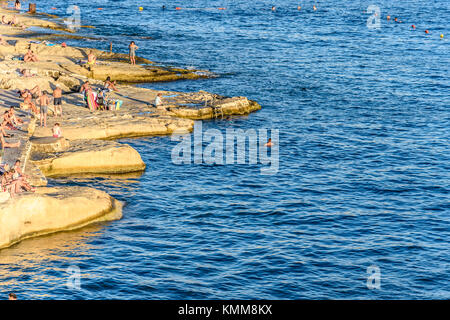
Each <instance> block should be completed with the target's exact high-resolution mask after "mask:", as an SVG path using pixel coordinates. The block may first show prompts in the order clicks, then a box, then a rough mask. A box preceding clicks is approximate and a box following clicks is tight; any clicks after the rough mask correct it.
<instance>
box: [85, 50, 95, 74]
mask: <svg viewBox="0 0 450 320" xmlns="http://www.w3.org/2000/svg"><path fill="white" fill-rule="evenodd" d="M96 62H97V57H96V56H95V54H94V52H93V51H92V50H91V51H89V54H88V61H87V63H86V64H85V65H84V66H85V67H86V68H87V69H88V70H89V71H92V69H93V68H94V66H95V63H96Z"/></svg>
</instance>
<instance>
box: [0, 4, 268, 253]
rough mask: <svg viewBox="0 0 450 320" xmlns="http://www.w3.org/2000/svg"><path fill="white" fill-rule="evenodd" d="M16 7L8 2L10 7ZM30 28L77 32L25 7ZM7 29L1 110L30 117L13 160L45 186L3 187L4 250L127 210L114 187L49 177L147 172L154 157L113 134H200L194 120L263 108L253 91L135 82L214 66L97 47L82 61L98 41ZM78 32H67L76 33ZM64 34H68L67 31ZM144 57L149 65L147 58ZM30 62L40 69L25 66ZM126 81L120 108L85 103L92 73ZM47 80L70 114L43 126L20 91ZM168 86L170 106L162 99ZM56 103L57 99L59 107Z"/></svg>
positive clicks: (1, 52) (0, 244)
mask: <svg viewBox="0 0 450 320" xmlns="http://www.w3.org/2000/svg"><path fill="white" fill-rule="evenodd" d="M13 14H15V12H12V11H10V10H6V9H0V15H6V16H12V15H13ZM18 16H19V19H20V23H21V24H23V25H24V26H25V27H29V26H35V27H41V28H46V29H52V30H60V31H65V32H67V31H69V30H67V29H66V28H65V27H64V26H63V25H61V24H59V23H57V22H52V21H47V20H44V19H40V18H37V15H34V16H32V15H28V14H21V15H18ZM0 34H1V35H2V36H3V39H4V40H5V41H6V42H7V44H6V45H0V100H1V101H0V112H1V113H2V114H3V112H4V111H5V110H7V108H9V107H10V106H13V107H15V109H16V114H17V115H18V116H19V117H20V118H22V119H23V120H24V121H25V125H24V126H23V127H22V128H21V130H14V131H10V133H14V137H12V138H7V139H6V140H7V141H8V142H12V141H17V140H20V141H21V146H20V148H11V149H9V148H7V149H5V154H4V157H3V162H4V163H8V164H10V165H12V164H13V163H14V161H15V160H17V159H20V160H21V163H22V167H23V168H22V170H23V171H24V172H25V174H27V175H28V176H30V179H29V180H30V183H31V184H32V185H33V186H36V187H39V188H37V191H36V192H35V193H28V192H24V193H20V194H18V195H16V197H14V198H10V197H9V194H7V193H6V192H3V193H0V248H4V247H8V246H10V245H12V244H14V243H17V242H19V241H21V240H23V239H26V238H29V237H33V236H38V235H43V234H48V233H53V232H57V231H64V230H72V229H75V228H80V227H83V226H85V225H87V224H90V223H95V222H99V221H108V220H116V219H120V218H121V217H122V212H121V208H122V204H121V203H120V202H119V201H117V200H116V199H114V198H112V197H111V196H109V195H108V194H106V193H105V192H102V191H99V190H96V189H94V188H80V187H64V188H47V187H45V186H46V185H47V179H46V177H52V176H57V175H65V174H80V173H83V174H91V175H95V174H98V175H100V174H105V173H107V174H110V173H130V172H139V171H143V170H145V168H146V164H145V163H144V162H143V161H142V159H141V156H140V155H139V153H138V152H137V151H136V150H135V149H133V148H132V147H131V146H129V145H126V144H123V143H118V142H115V141H113V140H114V139H118V138H123V137H140V136H153V135H169V134H171V133H173V132H175V131H177V132H190V131H192V130H193V126H194V120H200V119H201V120H205V119H224V118H226V117H228V116H231V115H245V114H248V113H250V112H253V111H256V110H259V109H260V108H261V106H260V105H259V104H258V103H257V102H255V101H251V100H249V99H247V98H245V97H223V96H219V95H216V94H212V93H208V92H204V91H199V92H192V93H180V92H167V91H155V90H150V89H144V88H139V87H135V86H133V85H132V84H133V83H139V82H154V81H175V80H182V79H200V78H207V77H209V76H210V75H211V73H209V72H208V71H205V70H184V69H179V68H173V67H161V66H156V65H155V64H154V63H153V62H151V61H149V60H146V59H144V58H138V59H137V63H138V65H136V66H131V65H130V64H128V63H127V62H126V60H127V57H128V56H127V55H125V54H119V53H110V52H105V51H100V50H95V49H92V50H93V52H94V54H95V55H96V56H97V61H98V64H97V65H96V66H95V68H94V70H93V71H88V70H87V69H86V68H84V67H82V66H80V64H79V61H80V60H83V59H86V57H87V54H88V52H89V50H91V49H89V48H76V47H62V46H61V45H59V44H56V43H49V42H42V41H40V40H36V39H39V34H36V33H35V32H32V31H28V30H27V29H26V28H21V27H13V26H8V25H0ZM70 36H74V35H73V34H69V33H67V37H70ZM58 38H60V40H61V41H63V39H64V36H62V35H59V34H58ZM28 49H32V50H33V51H34V52H35V53H36V54H37V55H38V57H39V61H38V62H27V63H25V62H23V61H20V60H18V59H17V58H18V57H21V56H23V55H24V54H25V53H26V51H27V50H28ZM139 63H140V64H139ZM23 68H27V69H29V70H30V73H31V74H32V76H31V77H24V76H23V75H21V74H20V72H18V71H19V70H21V69H23ZM108 76H109V77H111V79H112V80H116V81H118V82H119V83H120V84H119V85H118V86H117V88H118V92H114V93H112V98H114V99H120V100H122V101H123V106H122V108H121V109H120V110H115V111H90V110H88V109H87V108H85V107H84V101H83V95H82V94H80V93H78V90H79V88H80V86H81V85H82V83H83V82H84V81H86V80H88V79H89V81H90V82H91V83H92V85H93V87H94V88H100V87H101V86H102V84H103V81H104V80H105V79H106V77H108ZM35 85H39V87H40V88H41V89H42V90H47V91H49V92H52V91H53V89H54V88H55V87H56V85H58V86H59V87H61V88H62V90H63V93H64V94H63V101H64V103H63V117H62V119H61V118H54V117H51V116H50V117H49V119H48V122H47V127H46V128H42V127H38V126H37V122H38V120H37V119H36V118H34V117H31V118H30V116H29V113H28V110H26V108H25V106H24V105H23V103H21V102H22V100H21V99H19V97H18V94H17V90H19V89H20V90H23V89H31V88H33V87H34V86H35ZM159 92H161V93H162V94H163V96H166V98H165V104H164V106H163V107H158V108H157V107H155V106H154V105H153V104H152V102H153V101H154V100H155V98H156V95H157V94H158V93H159ZM51 112H52V109H51V107H50V114H51ZM55 122H59V123H61V126H62V130H63V136H64V138H53V137H52V134H51V130H50V128H52V126H53V124H54V123H55Z"/></svg>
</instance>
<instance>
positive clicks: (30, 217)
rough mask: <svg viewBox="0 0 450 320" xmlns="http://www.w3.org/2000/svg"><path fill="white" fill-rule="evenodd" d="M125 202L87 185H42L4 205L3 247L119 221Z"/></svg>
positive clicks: (0, 212) (0, 211)
mask: <svg viewBox="0 0 450 320" xmlns="http://www.w3.org/2000/svg"><path fill="white" fill-rule="evenodd" d="M122 207H123V204H122V203H121V202H120V201H118V200H116V199H114V198H113V197H111V196H109V195H108V194H107V193H105V192H103V191H100V190H96V189H93V188H86V187H61V188H41V189H39V193H38V194H30V193H27V194H20V195H18V196H17V198H15V199H11V200H9V201H7V202H5V203H3V204H0V249H2V248H6V247H9V246H11V245H13V244H15V243H18V242H20V241H22V240H25V239H28V238H31V237H36V236H41V235H45V234H50V233H55V232H59V231H69V230H74V229H79V228H82V227H84V226H86V225H89V224H92V223H96V222H102V221H112V220H118V219H120V218H121V217H122Z"/></svg>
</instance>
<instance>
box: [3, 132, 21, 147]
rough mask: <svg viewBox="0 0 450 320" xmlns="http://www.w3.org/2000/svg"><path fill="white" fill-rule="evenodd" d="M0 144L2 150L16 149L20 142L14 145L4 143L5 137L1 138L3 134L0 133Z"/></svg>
mask: <svg viewBox="0 0 450 320" xmlns="http://www.w3.org/2000/svg"><path fill="white" fill-rule="evenodd" d="M0 142H1V144H2V150H4V149H5V148H18V147H20V140H19V141H18V142H16V143H8V142H6V141H5V137H4V136H3V133H0Z"/></svg>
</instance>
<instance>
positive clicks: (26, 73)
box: [20, 69, 33, 78]
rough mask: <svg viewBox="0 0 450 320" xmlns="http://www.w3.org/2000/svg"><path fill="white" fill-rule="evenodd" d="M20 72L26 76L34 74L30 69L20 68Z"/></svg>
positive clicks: (29, 76)
mask: <svg viewBox="0 0 450 320" xmlns="http://www.w3.org/2000/svg"><path fill="white" fill-rule="evenodd" d="M20 73H21V74H22V76H23V77H25V78H31V77H32V76H33V75H32V74H31V72H30V69H22V70H20Z"/></svg>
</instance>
